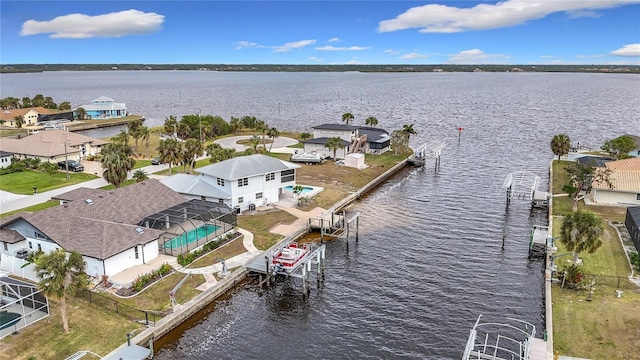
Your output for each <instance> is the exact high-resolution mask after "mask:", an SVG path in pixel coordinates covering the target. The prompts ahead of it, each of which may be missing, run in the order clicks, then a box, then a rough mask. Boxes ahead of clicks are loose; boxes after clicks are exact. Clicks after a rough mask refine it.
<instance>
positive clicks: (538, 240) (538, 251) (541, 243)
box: [529, 225, 549, 259]
mask: <svg viewBox="0 0 640 360" xmlns="http://www.w3.org/2000/svg"><path fill="white" fill-rule="evenodd" d="M548 241H549V227H548V226H541V225H534V226H533V229H531V237H530V240H529V258H530V259H531V258H544V257H545V255H546V254H547V247H548V245H549V244H548Z"/></svg>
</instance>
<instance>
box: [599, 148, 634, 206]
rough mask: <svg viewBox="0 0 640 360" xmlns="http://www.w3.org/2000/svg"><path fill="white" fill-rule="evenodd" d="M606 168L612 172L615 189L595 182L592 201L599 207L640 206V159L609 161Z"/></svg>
mask: <svg viewBox="0 0 640 360" xmlns="http://www.w3.org/2000/svg"><path fill="white" fill-rule="evenodd" d="M605 168H606V169H609V170H611V175H610V180H611V184H612V185H613V188H609V186H608V185H607V184H606V183H604V182H597V181H594V182H593V183H592V184H591V193H590V197H591V200H592V201H593V202H594V203H596V204H599V205H640V158H630V159H624V160H617V161H609V162H607V163H606V164H605ZM596 171H602V170H599V169H596Z"/></svg>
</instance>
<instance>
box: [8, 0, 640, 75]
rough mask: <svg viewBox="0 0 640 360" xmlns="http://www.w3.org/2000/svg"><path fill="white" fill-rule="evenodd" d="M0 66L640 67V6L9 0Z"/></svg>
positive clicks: (613, 2) (613, 0) (585, 0)
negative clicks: (592, 65)
mask: <svg viewBox="0 0 640 360" xmlns="http://www.w3.org/2000/svg"><path fill="white" fill-rule="evenodd" d="M0 63H2V64H23V63H34V64H46V63H49V64H53V63H72V64H73V63H90V64H120V63H135V64H603V65H612V64H617V65H640V0H595V1H594V0H504V1H460V0H459V1H377V0H371V1H118V0H115V1H90V0H86V1H23V0H22V1H11V0H2V1H1V2H0Z"/></svg>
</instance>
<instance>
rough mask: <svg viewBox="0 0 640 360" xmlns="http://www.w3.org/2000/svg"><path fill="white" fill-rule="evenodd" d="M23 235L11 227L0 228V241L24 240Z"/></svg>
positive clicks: (12, 242) (11, 242) (14, 241)
mask: <svg viewBox="0 0 640 360" xmlns="http://www.w3.org/2000/svg"><path fill="white" fill-rule="evenodd" d="M24 239H25V237H24V236H22V235H20V233H19V232H17V231H15V230H12V229H0V241H2V242H6V243H9V244H15V243H17V242H19V241H22V240H24Z"/></svg>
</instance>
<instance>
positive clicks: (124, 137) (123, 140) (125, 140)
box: [111, 130, 129, 145]
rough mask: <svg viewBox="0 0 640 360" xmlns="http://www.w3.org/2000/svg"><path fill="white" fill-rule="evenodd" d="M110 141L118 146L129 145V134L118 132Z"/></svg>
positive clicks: (122, 131) (123, 131)
mask: <svg viewBox="0 0 640 360" xmlns="http://www.w3.org/2000/svg"><path fill="white" fill-rule="evenodd" d="M111 141H113V142H114V143H118V144H124V145H129V132H128V131H125V130H120V132H119V133H117V134H116V135H114V136H112V137H111Z"/></svg>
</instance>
